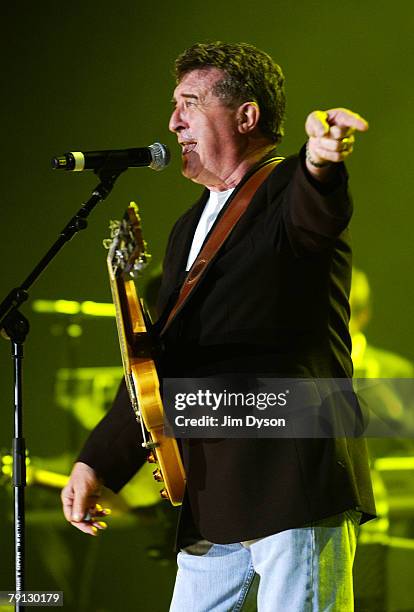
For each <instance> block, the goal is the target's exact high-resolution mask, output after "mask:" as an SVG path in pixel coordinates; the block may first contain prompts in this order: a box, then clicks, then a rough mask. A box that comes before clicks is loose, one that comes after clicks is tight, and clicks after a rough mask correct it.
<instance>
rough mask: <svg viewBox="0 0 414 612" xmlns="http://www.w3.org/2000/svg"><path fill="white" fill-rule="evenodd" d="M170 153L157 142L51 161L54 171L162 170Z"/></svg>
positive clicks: (61, 156)
mask: <svg viewBox="0 0 414 612" xmlns="http://www.w3.org/2000/svg"><path fill="white" fill-rule="evenodd" d="M170 159H171V156H170V151H169V149H168V147H167V146H166V145H163V144H161V143H159V142H154V144H152V145H150V146H149V147H139V148H136V149H118V150H114V151H111V150H108V151H86V152H83V153H82V152H81V151H71V152H69V153H64V154H63V155H59V156H58V157H54V158H53V159H52V168H54V169H55V170H69V171H73V172H82V170H102V169H105V170H126V169H127V168H142V167H146V166H148V167H149V168H152V169H153V170H164V168H166V166H168V164H169V163H170Z"/></svg>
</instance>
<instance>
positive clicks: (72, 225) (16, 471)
mask: <svg viewBox="0 0 414 612" xmlns="http://www.w3.org/2000/svg"><path fill="white" fill-rule="evenodd" d="M126 169H127V167H123V168H116V169H111V168H105V167H103V168H101V169H100V170H97V171H96V174H97V175H98V176H99V179H100V183H99V184H98V185H97V186H96V187H95V189H94V190H93V192H92V196H91V197H90V198H89V200H87V201H86V202H85V203H84V204H82V206H81V208H80V209H79V210H78V211H77V213H76V214H75V215H74V216H73V217H72V218H71V219H70V220H69V222H68V223H67V224H66V225H65V227H64V228H63V230H62V231H61V232H60V235H59V237H58V239H57V240H56V241H55V242H54V243H53V244H52V246H51V247H50V249H49V250H48V251H47V253H46V254H45V255H44V257H42V259H41V260H40V261H39V263H38V264H37V265H36V266H35V267H34V268H33V270H32V271H31V272H30V274H29V275H28V277H27V278H26V279H25V280H24V281H23V283H22V284H21V285H19V286H18V287H15V288H14V289H12V290H11V291H10V293H9V294H8V295H7V296H6V298H5V299H4V300H3V301H2V302H1V304H0V333H1V335H2V336H3V337H5V338H6V339H8V340H10V342H11V349H12V350H11V352H12V359H13V374H14V376H13V378H14V383H13V388H14V438H13V441H12V450H13V483H12V484H13V488H14V534H15V581H16V592H19V591H24V590H25V508H24V488H25V486H26V445H25V439H24V437H23V396H22V379H23V367H22V366H23V363H22V362H23V353H24V350H23V349H24V342H25V340H26V336H27V334H28V333H29V328H30V326H29V321H28V320H27V318H26V317H25V316H24V315H23V314H22V313H21V312H20V311H19V307H20V306H21V304H23V302H25V301H26V300H27V299H28V297H29V293H28V290H29V289H30V287H31V286H32V285H33V283H34V282H35V281H36V280H37V278H38V277H39V276H40V274H41V273H42V272H43V270H45V268H46V267H47V266H48V265H49V263H50V262H51V261H52V259H53V258H54V257H55V256H56V255H57V254H58V253H59V251H60V250H61V248H62V247H63V246H64V245H65V244H66V243H67V242H69V240H71V239H72V238H73V236H74V235H75V234H76V233H77V232H79V231H80V230H84V229H86V227H87V226H88V222H87V218H88V216H89V214H90V213H91V212H92V210H93V209H94V208H95V206H96V205H97V204H98V203H99V202H101V201H102V200H104V199H105V198H106V197H107V196H108V195H109V193H110V192H111V191H112V188H113V186H114V184H115V181H116V179H117V178H118V176H119V175H120V174H121V173H122V172H124V171H125V170H126ZM25 609H26V608H25V606H24V603H23V604H20V603H15V610H18V611H23V610H25Z"/></svg>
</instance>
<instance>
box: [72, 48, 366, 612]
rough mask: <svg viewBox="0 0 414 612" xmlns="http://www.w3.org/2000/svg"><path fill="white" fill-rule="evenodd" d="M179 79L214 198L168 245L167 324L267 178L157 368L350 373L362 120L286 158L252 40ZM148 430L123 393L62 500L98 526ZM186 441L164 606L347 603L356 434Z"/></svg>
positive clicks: (361, 492)
mask: <svg viewBox="0 0 414 612" xmlns="http://www.w3.org/2000/svg"><path fill="white" fill-rule="evenodd" d="M175 70H176V79H177V86H176V88H175V91H174V96H173V102H174V107H173V111H172V115H171V119H170V124H169V128H170V130H171V131H172V132H174V133H175V134H176V136H177V140H178V143H179V145H180V147H181V155H182V168H183V174H184V176H185V177H186V178H188V179H190V180H192V181H194V182H196V183H200V184H201V185H203V186H204V191H203V193H202V195H201V198H200V200H199V201H198V202H197V203H196V204H195V205H194V206H192V207H191V208H190V209H189V210H187V212H186V213H184V215H183V216H182V217H180V219H179V220H178V221H177V222H176V224H175V225H174V228H173V230H172V233H171V235H170V238H169V242H168V246H167V252H166V257H165V262H164V271H163V281H162V285H161V289H160V294H159V315H160V320H159V323H158V324H157V328H158V329H162V327H163V325H164V324H165V322H166V321H167V319H168V316H169V314H170V312H171V310H172V309H173V307H174V304H175V303H176V300H177V296H178V294H179V290H180V287H181V286H182V283H183V281H184V279H185V278H186V276H187V273H188V271H190V270H191V268H192V266H193V263H194V262H195V261H196V258H197V255H198V254H199V252H200V249H201V248H202V245H203V243H204V244H205V243H206V240H207V241H208V239H209V236H210V235H211V233H212V232H214V229H215V228H216V227H217V226H218V224H220V222H221V220H222V219H223V215H225V213H226V211H227V210H229V209H230V208H231V207H232V203H236V201H237V197H238V193H239V191H240V190H241V189H242V188H243V186H244V185H245V184H246V182H247V181H248V180H249V179H250V177H252V176H254V175H255V173H257V172H260V171H261V169H262V168H263V167H264V166H268V165H269V164H272V166H271V168H272V169H271V171H270V173H269V174H268V176H267V178H265V179H264V180H263V182H262V183H261V184H260V185H259V186H258V187H257V189H256V191H255V193H253V194H252V197H251V199H250V203H249V205H248V206H247V208H246V210H245V212H244V213H243V214H242V215H241V217H240V218H239V220H238V221H237V223H236V224H235V226H234V227H233V228H232V231H231V233H230V235H229V237H228V238H227V239H226V240H225V242H224V244H222V246H221V247H220V249H219V250H218V252H217V253H216V254H215V256H214V259H213V261H212V263H211V265H210V267H209V268H208V270H207V271H206V273H205V274H204V276H203V278H202V279H201V280H200V282H199V284H198V286H197V287H196V289H195V290H194V291H193V293H192V294H191V296H190V297H189V298H188V300H187V302H186V303H185V305H184V306H183V308H182V309H181V310H180V312H178V314H177V315H176V316H175V317H174V318H173V320H172V321H171V324H170V325H169V327H168V329H167V330H166V332H165V333H164V334H163V347H164V349H163V354H162V358H161V361H160V364H159V367H160V372H161V373H162V375H163V376H164V377H181V378H185V377H187V378H191V377H207V376H215V375H220V376H225V375H226V374H238V375H244V376H255V375H256V376H259V375H260V376H272V377H286V378H297V377H302V378H314V379H317V378H350V377H352V362H351V357H350V352H351V342H350V337H349V333H348V320H349V306H348V295H349V288H350V277H351V251H350V244H349V234H348V224H349V221H350V217H351V214H352V205H351V202H350V200H349V196H348V193H347V173H346V170H345V167H344V164H343V162H344V160H346V159H347V158H348V157H349V155H351V153H352V151H353V146H354V139H355V137H354V134H355V132H356V131H365V130H367V128H368V124H367V122H366V121H365V120H364V119H363V118H362V117H360V116H359V115H357V114H356V113H353V112H351V111H349V110H347V109H343V108H334V109H331V110H327V111H314V112H312V113H311V114H310V115H309V116H308V117H307V119H306V124H305V129H306V133H307V137H308V140H307V142H306V145H305V146H304V147H303V148H302V150H301V151H300V153H299V155H293V156H291V157H288V158H286V159H284V160H282V159H281V158H277V157H276V147H277V145H278V144H279V142H280V140H281V138H282V135H283V116H284V107H285V96H284V85H283V83H284V77H283V74H282V71H281V69H280V67H279V66H278V65H277V64H276V63H275V62H274V61H273V59H272V58H271V57H269V56H268V55H267V54H266V53H264V52H262V51H260V50H258V49H256V48H255V47H253V46H251V45H248V44H244V43H241V44H225V43H221V42H217V43H211V44H196V45H194V46H192V47H191V48H189V49H188V50H186V51H185V52H184V53H183V54H182V55H180V56H179V57H178V59H177V60H176V63H175ZM138 435H139V434H138V430H137V426H136V423H135V420H134V415H133V411H132V409H131V407H130V404H129V400H128V396H127V393H126V391H125V387H121V389H120V391H119V393H118V395H117V398H116V400H115V403H114V406H113V408H112V409H111V411H110V412H109V413H108V414H107V416H106V417H105V418H104V420H103V421H102V422H101V423H100V424H99V425H98V426H97V428H96V429H95V430H94V432H92V434H91V436H90V438H89V440H88V441H87V443H86V445H85V447H84V449H83V451H82V453H81V455H80V457H79V460H78V462H77V463H76V464H75V466H74V468H73V472H72V475H71V479H70V482H69V484H68V485H67V486H66V487H65V489H64V490H63V492H62V500H63V506H64V512H65V516H66V518H67V520H68V521H70V522H71V523H72V524H73V525H74V526H76V527H77V528H78V529H80V530H82V531H84V532H85V533H89V534H96V533H97V527H98V528H99V526H100V524H99V523H100V521H99V519H100V517H101V515H102V512H100V510H99V506H98V509H97V508H96V502H97V500H98V498H99V494H100V487H101V485H102V483H103V484H105V485H106V486H108V487H110V488H111V489H113V490H114V491H118V490H119V489H120V488H121V487H122V486H123V485H124V484H125V483H126V482H127V481H128V480H129V479H130V478H131V476H132V475H133V474H134V473H135V471H136V470H137V469H138V468H139V466H140V465H141V464H142V462H143V461H144V453H143V451H142V452H141V451H140V449H139V448H138V444H137V436H138ZM181 449H182V457H183V462H184V467H185V471H186V475H187V490H186V495H185V498H184V502H183V507H182V512H181V517H180V523H179V527H178V535H177V546H178V549H179V553H178V573H177V579H176V584H175V590H174V595H173V600H172V604H171V610H173V611H174V612H182V610H184V609H187V610H189V611H191V612H207V611H210V610H211V611H212V610H214V611H216V612H227V611H228V610H240V609H241V608H242V605H243V601H244V599H245V597H246V593H247V591H248V589H249V586H250V584H251V581H252V579H253V577H254V575H255V573H257V574H258V575H259V577H260V583H259V590H258V595H257V599H258V609H259V611H261V612H267V611H268V612H277V611H282V610H285V609H288V610H289V612H305V611H308V610H309V611H318V612H322V611H328V610H329V611H330V612H333V611H337V612H348V611H352V610H353V590H352V563H353V558H354V553H355V545H356V535H357V529H358V525H359V524H360V522H362V521H365V520H368V519H369V518H371V517H372V516H373V515H374V514H375V507H374V502H373V497H372V490H371V484H370V478H369V470H368V461H367V455H366V449H365V442H364V441H363V440H362V439H357V438H345V437H340V438H336V439H335V438H314V439H310V438H308V439H303V438H302V439H293V438H289V439H288V438H284V439H269V438H262V439H260V438H251V439H248V438H245V439H234V438H226V439H223V438H221V439H219V438H215V439H201V438H199V439H197V438H192V439H187V440H182V444H181ZM88 510H89V512H90V513H91V515H92V519H90V520H85V515H86V512H87V511H88Z"/></svg>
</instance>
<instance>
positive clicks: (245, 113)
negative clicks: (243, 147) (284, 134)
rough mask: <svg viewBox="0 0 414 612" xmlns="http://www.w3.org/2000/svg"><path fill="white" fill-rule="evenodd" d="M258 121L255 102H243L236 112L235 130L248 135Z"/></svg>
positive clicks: (258, 115)
mask: <svg viewBox="0 0 414 612" xmlns="http://www.w3.org/2000/svg"><path fill="white" fill-rule="evenodd" d="M259 119H260V109H259V105H258V104H257V102H244V103H243V104H241V105H240V106H239V108H238V110H237V129H238V131H239V132H240V134H248V133H249V132H251V131H252V130H254V129H255V128H256V127H257V125H258V123H259Z"/></svg>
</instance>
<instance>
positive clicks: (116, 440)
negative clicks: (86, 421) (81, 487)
mask: <svg viewBox="0 0 414 612" xmlns="http://www.w3.org/2000/svg"><path fill="white" fill-rule="evenodd" d="M141 442H142V434H141V428H140V426H139V424H138V423H137V421H136V419H135V415H134V411H133V409H132V406H131V403H130V400H129V395H128V391H127V388H126V385H125V381H124V380H123V381H122V383H121V384H120V386H119V389H118V392H117V394H116V397H115V400H114V403H113V405H112V408H111V409H110V410H109V412H107V414H106V415H105V416H104V418H103V419H102V420H101V421H100V423H98V425H97V426H96V427H95V429H94V430H93V431H92V432H91V433H90V435H89V437H88V439H87V440H86V442H85V445H84V447H83V449H82V451H81V453H80V455H79V456H78V459H77V461H82V462H83V463H86V464H87V465H89V466H90V467H92V468H93V469H94V470H95V472H96V473H97V474H98V476H100V477H101V478H102V479H103V481H104V484H105V486H107V487H109V488H110V489H112V490H113V491H115V493H117V492H118V491H119V490H120V489H122V487H123V486H124V485H125V484H126V483H127V482H128V480H130V479H131V478H132V476H133V475H134V474H135V473H136V472H137V470H138V469H139V468H140V467H141V465H143V463H145V460H146V457H147V451H146V450H145V449H144V448H142V446H141Z"/></svg>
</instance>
